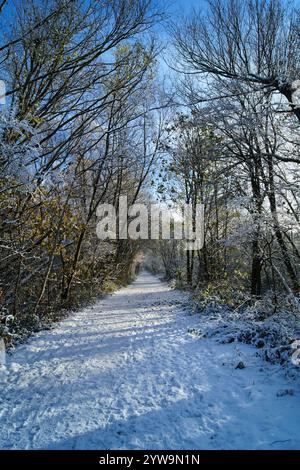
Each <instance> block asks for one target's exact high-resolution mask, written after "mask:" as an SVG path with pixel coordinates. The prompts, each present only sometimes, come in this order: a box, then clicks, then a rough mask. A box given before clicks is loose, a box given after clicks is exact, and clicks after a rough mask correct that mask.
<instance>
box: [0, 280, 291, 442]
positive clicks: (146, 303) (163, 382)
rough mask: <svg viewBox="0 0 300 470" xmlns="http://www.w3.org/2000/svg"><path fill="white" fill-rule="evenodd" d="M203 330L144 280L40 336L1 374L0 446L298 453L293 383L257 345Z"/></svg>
mask: <svg viewBox="0 0 300 470" xmlns="http://www.w3.org/2000/svg"><path fill="white" fill-rule="evenodd" d="M197 322H199V317H198V318H197V316H190V315H188V312H187V311H186V310H185V297H184V295H183V294H182V293H180V292H176V291H172V290H170V289H169V287H168V286H167V285H166V284H163V283H161V282H160V281H159V280H158V279H157V278H155V277H153V276H152V275H150V274H148V273H142V274H141V275H140V276H139V277H138V279H137V280H136V281H135V282H134V283H133V284H132V285H130V286H129V287H127V288H124V289H121V290H120V291H118V292H117V293H115V294H113V295H110V296H107V297H106V298H105V299H103V300H100V301H99V302H98V303H97V304H96V305H94V306H93V307H90V308H87V309H84V310H82V311H80V312H77V313H76V314H74V315H72V316H71V317H69V318H68V319H66V320H64V321H62V322H61V323H59V324H57V325H56V326H55V328H54V329H53V330H50V331H46V332H41V333H39V334H37V335H35V336H34V337H32V338H31V339H30V340H29V342H28V343H27V344H25V345H21V346H19V347H18V348H17V349H16V351H15V352H14V353H13V354H12V355H11V356H10V357H9V358H8V365H7V371H6V373H3V372H2V373H1V374H0V381H2V383H1V389H0V448H1V449H13V448H18V449H20V448H21V449H32V448H33V449H41V448H43V449H114V448H119V449H133V448H140V449H164V448H166V449H168V448H169V449H170V448H171V449H191V448H194V449H237V448H239V449H241V448H248V449H252V448H257V449H262V448H271V449H276V448H287V449H299V448H300V396H299V393H298V392H297V391H296V393H295V394H294V395H293V396H291V395H284V393H282V390H284V389H290V388H294V389H295V388H296V386H295V383H292V382H291V383H289V382H288V379H287V378H285V377H284V375H283V372H282V371H281V370H280V369H279V368H278V367H276V366H271V365H267V364H266V363H263V362H262V361H261V360H260V359H259V358H258V357H256V356H255V349H254V348H252V347H250V346H249V347H248V346H245V345H238V346H237V345H235V344H228V345H220V344H216V343H215V342H214V341H213V340H207V339H199V338H197V337H195V336H193V335H190V334H188V331H187V330H188V328H191V327H193V326H194V325H195V324H196V323H197ZM239 360H244V361H245V362H246V364H247V367H246V368H245V369H243V370H239V369H235V365H236V364H237V362H238V361H239ZM278 392H279V393H278ZM281 395H284V396H281Z"/></svg>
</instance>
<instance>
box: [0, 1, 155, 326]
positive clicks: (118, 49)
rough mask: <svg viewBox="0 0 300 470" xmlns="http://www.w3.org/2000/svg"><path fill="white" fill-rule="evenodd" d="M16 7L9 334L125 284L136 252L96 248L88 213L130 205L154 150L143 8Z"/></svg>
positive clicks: (9, 164) (5, 124) (4, 219)
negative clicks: (123, 201)
mask: <svg viewBox="0 0 300 470" xmlns="http://www.w3.org/2000/svg"><path fill="white" fill-rule="evenodd" d="M17 5H18V6H15V5H14V4H13V2H3V3H1V11H0V30H1V38H0V41H1V42H0V54H1V56H0V64H1V65H0V67H1V68H0V74H1V79H2V81H3V82H4V83H5V86H6V104H5V105H4V106H1V109H0V184H1V194H0V212H1V214H0V215H1V226H0V250H1V253H0V256H1V265H0V270H1V272H0V275H1V285H0V300H1V303H2V306H3V310H2V322H3V324H5V325H6V327H7V326H8V325H9V326H10V332H13V331H20V330H22V331H24V328H26V329H29V330H30V329H32V328H35V327H39V324H40V322H41V320H47V319H52V318H53V316H54V315H55V312H57V311H60V310H61V309H62V307H68V308H69V307H70V306H74V305H77V304H78V303H79V302H82V301H83V300H89V299H90V298H91V296H93V295H96V294H98V293H99V292H101V291H103V290H105V289H108V288H110V287H111V283H112V282H119V281H121V282H123V281H125V282H126V280H128V279H129V278H130V275H131V271H132V264H133V262H134V258H135V254H136V251H137V247H136V246H135V245H133V244H132V243H130V242H124V241H122V242H121V241H118V240H116V241H111V242H110V241H101V240H99V239H98V238H97V236H96V228H95V227H96V221H97V218H96V210H97V206H98V205H99V204H100V203H101V202H104V201H105V202H111V203H114V204H117V201H118V196H119V195H120V194H126V195H127V197H128V200H129V203H130V202H134V201H135V200H136V199H137V198H138V196H139V193H140V191H141V188H142V185H143V182H144V180H145V179H146V177H147V175H148V173H149V171H150V168H151V165H152V164H153V161H154V160H155V158H156V153H157V148H158V145H157V141H158V139H159V129H158V127H159V126H158V125H157V122H158V120H157V119H155V120H154V115H153V113H152V112H151V110H150V108H151V106H154V93H153V88H154V76H155V58H156V55H157V48H156V45H155V42H154V40H153V39H152V38H151V35H150V34H149V31H150V28H151V27H152V26H153V24H155V23H156V22H157V21H158V20H159V19H160V14H159V13H158V12H156V11H155V10H154V9H153V8H152V6H151V2H150V1H148V0H112V1H109V2H107V1H102V0H97V1H93V2H85V1H81V0H75V1H73V0H72V1H71V0H46V1H43V2H39V1H36V0H31V1H26V2H21V3H20V4H17ZM8 19H10V22H9V21H8ZM9 24H11V25H12V26H9ZM9 315H11V316H9ZM4 330H5V331H8V330H7V328H4Z"/></svg>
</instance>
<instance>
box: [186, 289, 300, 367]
mask: <svg viewBox="0 0 300 470" xmlns="http://www.w3.org/2000/svg"><path fill="white" fill-rule="evenodd" d="M292 300H293V301H294V300H295V299H289V298H286V299H285V301H284V302H282V304H283V305H284V304H285V306H286V308H284V307H282V308H279V309H276V310H275V312H273V311H272V308H273V307H272V305H271V303H269V302H268V299H267V298H266V299H262V300H261V301H256V302H254V303H252V304H251V305H248V306H246V307H244V308H230V307H228V306H225V305H221V304H218V303H217V302H212V303H211V304H210V305H209V303H208V304H207V305H206V306H205V307H203V305H201V302H200V303H198V302H197V301H194V302H192V305H191V308H192V309H193V311H194V312H197V313H199V320H200V321H199V328H198V329H197V330H196V331H195V332H194V334H197V335H198V336H202V337H206V338H215V340H216V341H217V342H220V343H223V344H226V343H233V342H243V343H246V344H251V345H253V346H255V347H256V348H257V350H258V351H257V354H258V355H260V356H261V357H262V358H264V359H265V360H266V361H268V362H271V363H279V364H281V365H282V366H284V367H285V368H286V369H288V370H289V372H290V373H292V374H293V373H295V374H297V373H300V367H298V366H297V363H298V362H299V365H300V360H299V361H298V360H297V357H298V354H297V350H298V349H299V350H300V341H299V340H300V308H299V307H298V306H297V305H295V304H294V303H293V302H292ZM296 356H297V357H296Z"/></svg>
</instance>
